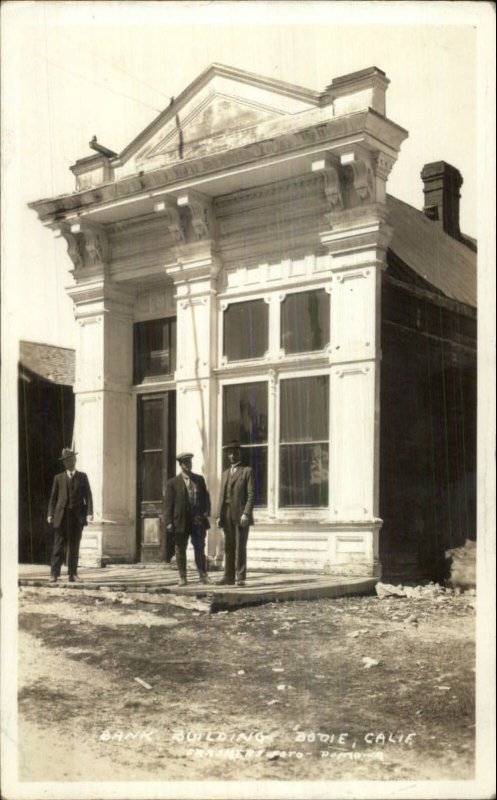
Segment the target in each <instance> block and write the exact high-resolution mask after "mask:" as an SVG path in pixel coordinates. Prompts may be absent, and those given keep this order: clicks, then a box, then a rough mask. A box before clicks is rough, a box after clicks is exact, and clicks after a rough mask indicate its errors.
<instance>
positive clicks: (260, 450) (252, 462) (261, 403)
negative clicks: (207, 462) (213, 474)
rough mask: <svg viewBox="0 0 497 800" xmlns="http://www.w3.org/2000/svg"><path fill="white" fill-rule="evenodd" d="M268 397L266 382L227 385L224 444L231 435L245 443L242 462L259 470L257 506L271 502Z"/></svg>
mask: <svg viewBox="0 0 497 800" xmlns="http://www.w3.org/2000/svg"><path fill="white" fill-rule="evenodd" d="M267 397H268V390H267V383H264V382H258V383H240V384H236V385H233V386H225V387H224V388H223V445H225V444H227V443H228V442H229V441H231V439H238V441H239V442H240V444H241V445H242V462H243V463H244V464H245V465H246V466H250V467H252V468H253V470H254V474H255V487H256V491H255V504H256V506H266V505H267V403H268V400H267ZM227 467H228V461H227V458H225V461H224V464H223V468H224V469H226V468H227Z"/></svg>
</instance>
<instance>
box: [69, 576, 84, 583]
mask: <svg viewBox="0 0 497 800" xmlns="http://www.w3.org/2000/svg"><path fill="white" fill-rule="evenodd" d="M69 581H70V583H82V580H81V578H78V576H77V575H69Z"/></svg>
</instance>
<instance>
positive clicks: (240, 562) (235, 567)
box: [223, 513, 249, 582]
mask: <svg viewBox="0 0 497 800" xmlns="http://www.w3.org/2000/svg"><path fill="white" fill-rule="evenodd" d="M223 529H224V577H225V578H226V579H227V580H229V581H230V582H232V581H234V580H235V579H236V580H237V581H244V580H245V578H246V577H247V540H248V535H249V527H248V525H247V526H246V527H243V528H242V526H241V525H237V524H236V523H235V522H233V520H232V519H231V517H230V516H229V513H228V514H226V516H225V519H224V527H223Z"/></svg>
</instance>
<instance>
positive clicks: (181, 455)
mask: <svg viewBox="0 0 497 800" xmlns="http://www.w3.org/2000/svg"><path fill="white" fill-rule="evenodd" d="M184 458H193V453H178V455H177V456H176V461H183V459H184Z"/></svg>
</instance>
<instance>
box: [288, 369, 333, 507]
mask: <svg viewBox="0 0 497 800" xmlns="http://www.w3.org/2000/svg"><path fill="white" fill-rule="evenodd" d="M328 408H329V379H328V376H327V375H319V376H313V377H306V378H295V379H286V380H282V381H281V383H280V492H279V495H280V496H279V503H280V506H284V507H292V506H310V507H315V508H319V507H323V506H327V505H328V485H329V479H328V458H329V452H328V451H329V444H328V439H329V413H328Z"/></svg>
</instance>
